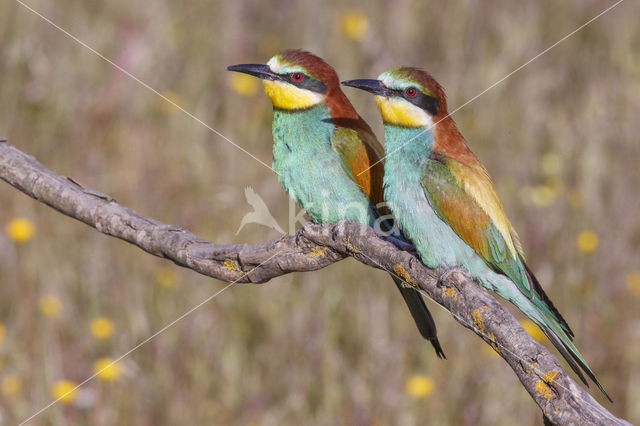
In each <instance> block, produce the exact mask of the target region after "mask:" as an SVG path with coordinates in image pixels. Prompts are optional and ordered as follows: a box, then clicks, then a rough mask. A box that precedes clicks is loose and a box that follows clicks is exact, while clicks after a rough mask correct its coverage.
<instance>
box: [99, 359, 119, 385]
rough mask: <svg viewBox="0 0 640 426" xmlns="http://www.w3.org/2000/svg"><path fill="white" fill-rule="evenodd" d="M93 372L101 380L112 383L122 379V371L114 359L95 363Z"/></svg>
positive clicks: (100, 360)
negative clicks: (119, 378)
mask: <svg viewBox="0 0 640 426" xmlns="http://www.w3.org/2000/svg"><path fill="white" fill-rule="evenodd" d="M93 372H94V373H95V374H97V375H98V378H99V379H102V380H105V381H109V382H110V381H113V380H115V379H117V378H118V377H120V373H121V372H122V370H121V368H120V365H119V364H118V363H116V362H114V361H113V359H112V358H100V359H98V360H97V361H96V362H94V363H93Z"/></svg>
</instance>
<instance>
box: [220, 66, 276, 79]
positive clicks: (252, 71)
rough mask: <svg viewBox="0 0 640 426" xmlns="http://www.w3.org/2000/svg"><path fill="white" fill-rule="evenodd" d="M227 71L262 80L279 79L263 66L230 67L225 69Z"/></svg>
mask: <svg viewBox="0 0 640 426" xmlns="http://www.w3.org/2000/svg"><path fill="white" fill-rule="evenodd" d="M227 71H235V72H242V73H245V74H249V75H252V76H254V77H258V78H261V79H263V80H278V79H279V78H280V76H279V75H278V74H276V73H274V72H273V71H271V68H269V66H267V65H263V64H239V65H230V66H228V67H227Z"/></svg>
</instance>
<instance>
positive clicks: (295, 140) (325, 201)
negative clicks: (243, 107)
mask: <svg viewBox="0 0 640 426" xmlns="http://www.w3.org/2000/svg"><path fill="white" fill-rule="evenodd" d="M227 70H229V71H235V72H241V73H245V74H249V75H252V76H255V77H258V78H259V79H261V80H262V83H263V86H264V91H265V92H266V94H267V96H268V97H269V98H270V100H271V102H272V104H273V123H272V133H273V163H272V166H273V170H274V171H275V172H276V174H277V176H278V180H279V181H280V183H281V184H282V186H283V187H284V189H285V190H286V191H287V193H288V194H289V196H290V197H291V198H293V199H294V200H295V201H296V202H297V203H298V204H299V205H301V206H302V207H303V208H304V209H305V210H306V212H307V214H308V215H309V217H310V218H311V220H312V221H313V222H314V223H320V224H323V223H335V222H337V221H340V220H346V221H357V222H360V223H365V224H367V225H370V226H374V225H376V220H378V218H380V217H382V216H383V215H382V212H381V211H379V210H378V209H376V207H375V206H376V205H377V204H378V203H380V202H383V188H382V174H383V172H384V168H383V165H382V164H380V163H378V164H376V163H377V162H378V161H379V159H380V158H381V156H382V154H383V152H384V149H383V148H382V146H381V145H380V143H379V142H378V140H377V139H376V137H375V135H374V133H373V131H372V130H371V128H370V127H369V125H368V124H367V123H366V122H365V121H364V120H363V119H362V118H361V117H360V115H358V113H357V112H356V110H355V108H354V107H353V105H352V104H351V102H349V100H348V99H347V97H346V96H345V94H344V92H343V91H342V88H341V86H340V80H339V79H338V75H337V73H336V71H335V70H334V69H333V67H331V66H330V65H329V64H328V63H326V62H325V61H324V60H323V59H321V58H320V57H318V56H316V55H314V54H312V53H310V52H307V51H304V50H300V49H290V50H285V51H283V52H280V53H278V54H276V55H275V56H273V57H272V58H271V59H269V61H268V62H267V63H266V64H239V65H232V66H229V67H227ZM392 278H393V279H394V282H395V283H396V285H397V287H398V289H399V290H400V292H401V294H402V296H403V298H404V300H405V303H406V304H407V306H408V308H409V311H410V313H411V315H412V316H413V319H414V321H415V323H416V325H417V327H418V330H419V331H420V333H421V335H422V336H423V337H424V338H425V339H427V340H429V341H430V342H431V344H432V345H433V348H434V350H435V352H436V354H437V355H438V357H440V358H444V356H445V355H444V352H443V350H442V347H441V345H440V342H439V340H438V337H437V330H436V325H435V322H434V320H433V317H432V316H431V313H430V312H429V310H428V308H427V306H426V305H425V302H424V300H423V299H422V296H421V295H420V293H419V292H418V291H417V290H416V289H415V288H413V287H411V286H410V285H409V284H407V283H405V282H404V281H403V280H402V279H401V278H400V277H398V276H395V275H393V274H392Z"/></svg>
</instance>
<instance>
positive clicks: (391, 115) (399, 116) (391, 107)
mask: <svg viewBox="0 0 640 426" xmlns="http://www.w3.org/2000/svg"><path fill="white" fill-rule="evenodd" d="M375 100H376V105H378V110H379V111H380V115H382V121H384V122H385V123H388V124H395V125H397V126H404V127H429V126H431V125H432V124H433V120H432V119H431V116H430V115H429V114H427V113H426V112H425V111H424V110H422V109H421V108H418V107H417V106H415V105H413V104H411V103H409V102H407V101H405V100H403V99H393V98H387V97H384V96H375Z"/></svg>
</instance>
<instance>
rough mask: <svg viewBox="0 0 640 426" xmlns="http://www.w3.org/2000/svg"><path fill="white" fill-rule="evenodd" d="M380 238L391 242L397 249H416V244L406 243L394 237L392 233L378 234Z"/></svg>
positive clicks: (410, 250) (412, 250) (413, 250)
mask: <svg viewBox="0 0 640 426" xmlns="http://www.w3.org/2000/svg"><path fill="white" fill-rule="evenodd" d="M380 238H382V239H383V240H385V241H387V242H389V243H391V244H393V245H394V246H395V247H396V248H397V249H398V250H402V251H408V252H415V251H416V246H414V245H413V244H411V243H408V242H406V241H404V240H402V239H400V238H398V237H394V236H393V235H384V234H382V235H380Z"/></svg>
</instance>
